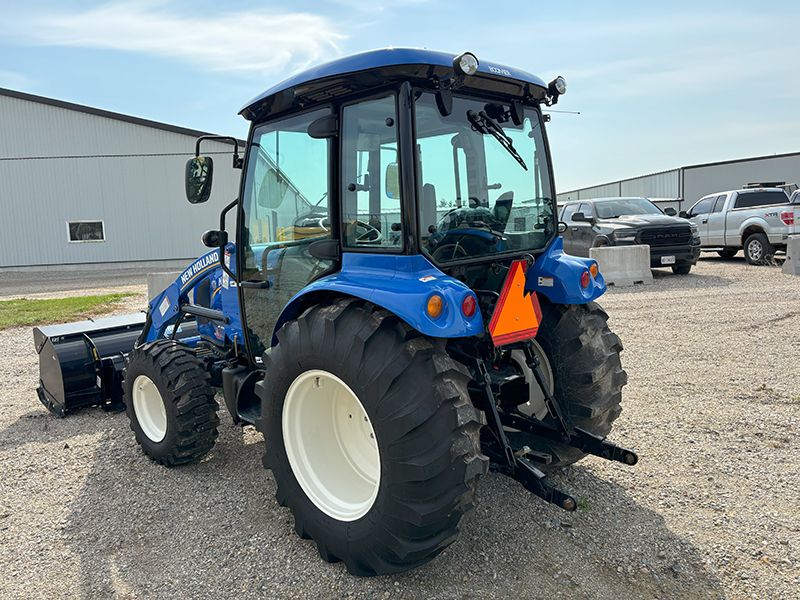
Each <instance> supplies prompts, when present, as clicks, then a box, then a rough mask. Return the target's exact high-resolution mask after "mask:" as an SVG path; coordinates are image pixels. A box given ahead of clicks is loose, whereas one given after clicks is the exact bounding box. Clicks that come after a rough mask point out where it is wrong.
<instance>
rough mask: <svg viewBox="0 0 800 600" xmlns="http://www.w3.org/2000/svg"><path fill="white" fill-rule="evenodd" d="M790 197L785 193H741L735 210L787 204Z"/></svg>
mask: <svg viewBox="0 0 800 600" xmlns="http://www.w3.org/2000/svg"><path fill="white" fill-rule="evenodd" d="M788 202H789V197H788V196H787V195H786V194H785V193H784V192H779V191H777V190H775V191H763V192H739V196H738V197H737V198H736V205H735V206H734V208H752V207H754V206H768V205H770V204H786V203H788Z"/></svg>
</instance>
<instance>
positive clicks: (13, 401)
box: [0, 257, 800, 600]
mask: <svg viewBox="0 0 800 600" xmlns="http://www.w3.org/2000/svg"><path fill="white" fill-rule="evenodd" d="M654 274H655V283H654V284H653V285H648V286H636V287H633V288H619V289H611V290H610V291H609V292H608V293H607V294H606V295H605V296H604V297H603V298H601V304H602V305H603V306H604V308H605V309H606V310H607V311H608V313H609V314H610V316H611V319H610V324H611V327H612V329H613V330H614V331H615V332H616V333H618V334H619V336H620V338H621V339H622V341H623V343H624V345H625V351H624V353H623V364H624V366H625V368H626V369H627V371H628V375H629V384H628V386H627V387H626V388H625V393H624V400H623V407H624V409H623V412H622V416H621V417H620V419H619V420H618V421H617V424H616V426H615V428H614V431H613V432H612V436H611V437H612V438H613V439H614V440H616V441H618V442H619V443H620V444H622V445H624V446H627V447H630V448H634V449H636V450H637V451H638V452H639V454H640V458H641V460H640V463H639V464H638V465H637V466H636V467H626V466H623V465H620V464H618V463H615V464H609V463H606V462H604V461H602V460H600V459H595V458H587V459H585V460H583V461H581V462H580V463H578V464H577V465H575V466H573V467H571V468H569V469H566V470H565V471H564V472H563V473H561V474H560V475H558V476H557V477H556V479H557V481H558V483H559V484H560V485H561V486H562V487H563V488H564V489H566V490H569V491H571V492H572V493H574V494H575V495H576V496H577V497H578V498H579V499H580V506H581V508H580V509H579V510H578V511H577V512H575V513H566V512H564V511H561V510H559V509H557V508H554V507H551V506H549V505H545V504H544V503H543V502H541V501H540V500H538V499H537V498H535V497H532V496H531V495H530V494H529V493H528V492H526V491H525V490H524V489H523V488H522V487H521V486H519V485H518V484H517V483H515V482H514V481H512V480H510V479H508V478H505V477H502V476H499V475H489V476H487V477H485V478H484V479H483V480H481V481H480V483H479V500H480V504H479V506H478V508H477V509H476V510H475V511H473V512H472V513H470V514H469V515H468V516H467V517H466V518H465V519H464V520H463V521H462V526H461V535H460V537H459V538H458V540H457V541H456V542H455V543H454V544H453V545H452V546H451V547H450V548H449V549H447V550H446V551H445V552H444V553H443V554H442V555H441V556H439V557H438V558H436V559H435V560H434V561H433V562H431V563H429V564H428V565H426V566H424V567H422V568H419V569H417V570H415V571H411V572H409V573H406V574H403V575H398V576H393V577H378V578H371V579H357V578H354V577H351V576H350V575H348V574H347V572H346V570H345V569H344V567H343V566H342V565H341V564H327V563H324V562H323V561H322V560H321V559H320V558H319V556H318V555H317V552H316V549H315V546H314V544H313V542H311V541H308V540H301V539H299V538H298V537H297V536H296V535H295V533H294V530H293V521H292V517H291V515H290V513H289V511H288V510H287V509H284V508H281V507H279V506H278V505H277V503H276V501H275V499H274V493H275V484H274V481H273V478H272V476H271V473H269V472H268V471H265V470H264V469H263V468H262V467H261V461H260V458H261V453H262V448H263V442H262V440H261V437H260V434H259V433H257V432H256V431H255V430H254V428H252V427H250V426H247V427H245V428H244V429H242V428H241V427H236V426H234V425H233V423H232V421H231V420H230V417H229V416H227V415H226V414H223V413H221V417H222V425H221V428H220V436H219V441H218V443H217V445H216V447H215V449H214V450H213V451H212V453H211V454H210V455H209V456H208V457H206V458H205V459H204V460H203V461H202V462H201V463H200V464H197V465H193V466H189V467H181V468H176V469H165V468H163V467H160V466H158V465H156V464H155V463H153V462H151V461H149V460H147V459H146V458H145V457H144V455H143V454H142V453H141V451H140V450H139V449H138V447H137V446H136V444H135V442H134V440H133V435H132V433H131V432H130V430H129V428H128V422H127V418H126V417H125V415H124V414H109V413H105V412H103V411H101V410H99V409H85V410H83V411H80V412H79V413H78V414H75V415H71V416H69V417H68V418H66V419H56V418H55V417H53V416H52V415H50V414H49V413H48V412H47V411H46V410H45V409H44V408H43V407H42V406H41V404H40V403H39V401H38V399H37V397H36V393H35V388H36V385H37V379H38V366H37V365H38V362H37V357H36V355H35V352H34V349H33V342H32V336H31V330H30V329H29V328H24V329H10V330H6V331H0V383H2V385H0V572H2V573H3V576H2V578H0V597H2V598H31V599H33V598H36V599H39V598H118V599H122V598H125V599H133V598H142V599H151V598H152V599H160V598H164V599H166V598H169V599H201V598H209V599H211V598H213V599H220V598H300V597H302V598H321V599H333V598H342V599H349V598H375V599H381V600H384V599H392V598H393V599H423V598H428V599H434V598H438V599H459V600H466V599H471V598H475V599H478V598H519V599H529V598H548V599H549V598H565V599H571V598H576V599H591V600H594V599H606V598H608V599H628V598H630V599H640V598H641V599H645V600H654V599H661V600H664V599H667V598H691V599H696V598H700V599H702V598H730V599H740V598H762V599H785V600H789V599H797V598H800V535H798V532H799V531H800V510H798V507H797V499H798V497H800V477H798V475H799V474H800V473H798V471H800V441H798V435H797V434H798V427H799V426H800V368H798V367H799V366H800V365H799V364H798V363H799V362H800V333H799V332H800V278H798V277H795V276H791V275H784V274H782V273H781V272H780V268H779V267H774V266H773V267H750V266H748V265H746V264H745V262H744V260H743V259H741V258H737V259H733V260H719V259H714V258H707V257H704V258H703V259H701V261H700V264H699V265H698V266H697V267H696V268H695V269H693V271H692V273H691V274H690V275H688V276H683V277H681V276H673V275H672V274H671V273H669V272H666V271H655V272H654ZM143 284H144V281H143V278H141V277H139V279H137V280H134V281H126V282H125V286H126V289H127V290H128V291H131V290H132V291H135V292H137V293H138V295H137V296H136V297H134V298H133V299H131V301H130V302H129V303H128V306H127V307H126V308H125V309H123V311H121V312H132V311H134V310H136V309H138V308H141V307H143V306H144V304H145V286H144V285H143ZM100 287H101V288H105V287H107V286H106V285H104V284H100ZM80 288H81V286H80V285H77V286H76V285H71V286H70V289H71V291H70V294H73V293H81V292H83V291H86V289H89V290H90V291H92V292H94V291H97V290H96V289H95V288H93V287H92V282H89V283H87V284H86V286H84V288H85V289H84V290H81V289H80ZM20 289H21V288H20ZM27 291H30V290H27Z"/></svg>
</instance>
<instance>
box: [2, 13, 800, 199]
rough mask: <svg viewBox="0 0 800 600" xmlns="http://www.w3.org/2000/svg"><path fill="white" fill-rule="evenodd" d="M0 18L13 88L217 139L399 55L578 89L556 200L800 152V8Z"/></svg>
mask: <svg viewBox="0 0 800 600" xmlns="http://www.w3.org/2000/svg"><path fill="white" fill-rule="evenodd" d="M0 14H1V15H2V18H0V87H3V88H8V89H12V90H16V91H21V92H27V93H30V94H36V95H39V96H46V97H48V98H56V99H58V100H64V101H67V102H74V103H76V104H82V105H86V106H91V107H94V108H100V109H104V110H109V111H113V112H118V113H123V114H127V115H133V116H136V117H141V118H145V119H151V120H154V121H159V122H163V123H169V124H172V125H178V126H182V127H187V128H191V129H196V130H200V131H206V132H210V133H215V134H219V135H233V136H236V137H239V138H244V137H246V135H247V128H248V122H247V121H245V120H244V119H243V118H242V117H241V116H239V115H238V112H239V110H240V109H241V108H242V106H243V105H245V104H246V103H247V102H248V101H249V100H250V99H252V98H254V97H255V96H257V95H258V94H260V93H261V92H263V91H264V90H266V89H268V88H270V87H272V86H273V85H275V84H276V83H278V82H280V81H282V80H284V79H286V78H287V77H289V76H291V75H292V74H294V73H297V72H299V71H302V70H303V69H305V68H307V67H309V66H312V65H316V64H320V63H323V62H326V61H328V60H331V59H334V58H338V57H341V56H345V55H348V54H353V53H356V52H362V51H365V50H371V49H375V48H384V47H389V46H393V47H425V48H430V49H434V50H441V51H446V52H452V53H453V55H454V56H455V55H456V54H460V53H461V52H464V51H470V52H472V53H474V54H475V55H476V56H477V57H478V59H482V58H484V59H485V60H487V61H490V62H492V63H495V64H498V63H499V64H505V65H509V66H514V67H517V68H521V69H523V70H526V71H528V72H530V73H534V74H536V75H538V76H539V77H541V78H542V79H544V80H545V81H550V80H551V79H552V78H554V77H555V76H557V75H562V76H564V77H565V78H566V80H567V83H568V89H567V93H566V95H565V96H563V97H562V98H561V99H560V101H559V103H558V105H557V106H555V107H553V110H554V111H564V112H553V113H552V121H551V122H550V123H549V127H548V136H549V141H550V147H551V150H552V156H553V163H554V171H555V176H556V186H557V190H558V191H559V192H566V191H571V190H574V189H578V188H582V187H588V186H592V185H598V184H601V183H606V182H610V181H616V180H619V179H625V178H629V177H636V176H639V175H645V174H648V173H655V172H659V171H665V170H668V169H674V168H678V167H681V166H688V165H692V164H698V163H707V162H716V161H724V160H733V159H739V158H749V157H754V156H766V155H772V154H783V153H788V152H800V36H798V35H797V30H798V24H800V2H797V1H796V0H794V1H791V2H781V1H772V0H763V1H761V2H739V1H737V0H728V1H724V2H716V1H707V2H704V1H703V0H695V1H693V2H684V1H682V0H674V1H670V2H658V1H654V2H642V1H641V0H637V1H635V2H607V3H606V2H590V1H585V2H581V1H571V0H560V1H558V2H547V3H543V2H536V1H535V0H534V1H531V0H526V1H519V2H487V1H485V0H483V1H475V0H464V1H461V2H458V1H450V0H436V1H435V2H434V1H427V0H393V1H391V2H389V1H386V0H371V1H369V2H361V1H356V0H334V1H328V2H322V1H319V0H305V1H304V2H296V1H295V2H287V1H261V2H259V1H255V0H239V1H230V2H212V1H210V0H194V1H186V0H169V1H162V0H146V1H116V0H110V1H99V2H96V1H92V0H84V1H76V0H59V1H53V0H35V1H33V2H19V1H18V0H0ZM0 135H2V124H1V123H0ZM797 179H800V173H798V174H797Z"/></svg>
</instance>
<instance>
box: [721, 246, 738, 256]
mask: <svg viewBox="0 0 800 600" xmlns="http://www.w3.org/2000/svg"><path fill="white" fill-rule="evenodd" d="M737 252H739V251H738V250H737V249H735V248H726V249H725V250H717V254H719V255H720V257H721V258H733V257H734V256H736V253H737Z"/></svg>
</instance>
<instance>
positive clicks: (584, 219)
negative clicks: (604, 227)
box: [572, 212, 594, 223]
mask: <svg viewBox="0 0 800 600" xmlns="http://www.w3.org/2000/svg"><path fill="white" fill-rule="evenodd" d="M572 220H573V221H577V222H579V223H594V219H593V218H592V217H591V216H588V217H587V216H586V215H585V214H583V213H582V212H576V213H573V214H572Z"/></svg>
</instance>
